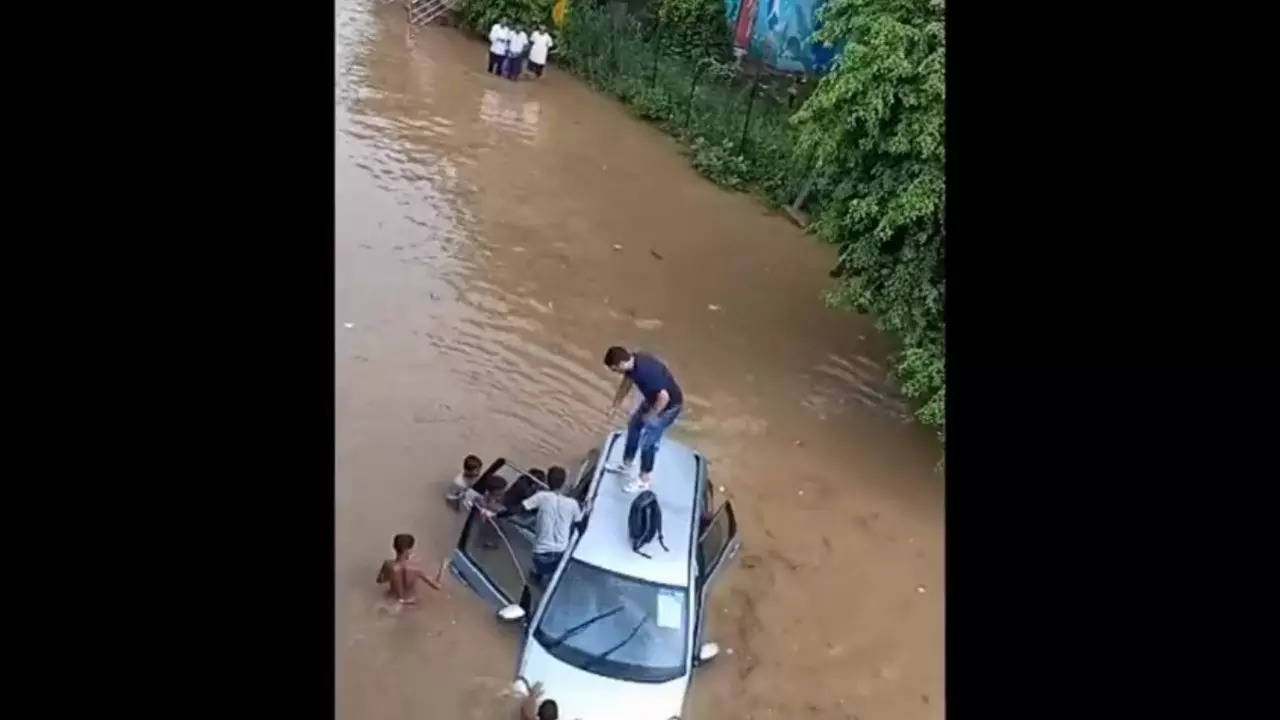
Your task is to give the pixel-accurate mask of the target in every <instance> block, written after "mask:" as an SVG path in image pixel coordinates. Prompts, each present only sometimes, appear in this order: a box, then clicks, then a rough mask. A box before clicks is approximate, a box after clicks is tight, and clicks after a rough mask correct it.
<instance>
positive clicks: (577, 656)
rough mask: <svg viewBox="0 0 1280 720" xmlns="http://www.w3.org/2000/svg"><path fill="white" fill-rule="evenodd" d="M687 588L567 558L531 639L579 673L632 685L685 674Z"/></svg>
mask: <svg viewBox="0 0 1280 720" xmlns="http://www.w3.org/2000/svg"><path fill="white" fill-rule="evenodd" d="M687 599H688V592H687V591H686V590H685V588H680V587H672V586H669V585H658V584H655V583H649V582H644V581H643V580H636V579H635V578H629V577H625V576H622V575H618V574H616V573H611V572H609V571H608V570H603V569H601V568H598V567H596V566H594V565H589V564H587V563H584V562H582V561H580V560H573V559H570V560H569V564H568V565H566V566H565V569H564V573H563V574H561V576H560V582H558V583H557V584H556V587H555V590H554V591H553V592H552V594H551V599H550V600H549V601H548V602H547V607H546V610H545V611H543V613H542V619H541V620H540V621H539V623H538V627H537V628H536V629H535V630H534V632H533V636H534V638H535V639H536V640H537V641H538V644H540V645H542V647H544V648H545V649H546V650H547V652H549V653H551V654H552V655H554V656H555V657H557V658H559V659H560V660H562V661H564V662H566V663H569V664H570V665H573V666H575V667H578V668H582V669H583V670H587V671H589V672H593V673H596V674H597V675H607V676H609V677H614V678H619V679H621V680H632V681H636V682H666V681H667V680H674V679H675V678H678V677H680V676H682V675H684V672H685V655H686V645H685V643H686V642H687V636H688V633H687V632H686V629H687V627H688V625H687V623H688V615H689V614H688V612H686V603H687Z"/></svg>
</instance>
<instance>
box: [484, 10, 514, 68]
mask: <svg viewBox="0 0 1280 720" xmlns="http://www.w3.org/2000/svg"><path fill="white" fill-rule="evenodd" d="M510 37H511V31H510V30H508V29H507V19H506V18H502V19H501V20H499V21H498V22H496V23H494V24H493V27H492V28H491V29H490V30H489V72H491V73H493V74H494V75H501V74H502V63H503V62H505V61H506V57H507V40H508V39H509V38H510Z"/></svg>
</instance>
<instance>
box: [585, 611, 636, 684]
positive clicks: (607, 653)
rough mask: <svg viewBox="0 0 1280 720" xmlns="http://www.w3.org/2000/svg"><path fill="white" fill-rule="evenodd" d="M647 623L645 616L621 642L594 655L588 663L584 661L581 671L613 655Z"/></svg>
mask: <svg viewBox="0 0 1280 720" xmlns="http://www.w3.org/2000/svg"><path fill="white" fill-rule="evenodd" d="M648 621H649V616H648V615H645V616H644V617H642V618H640V622H638V623H636V626H635V627H633V628H631V633H630V634H629V635H627V637H626V638H624V639H623V640H622V642H620V643H618V644H617V645H614V646H613V647H611V648H609V649H608V650H605V651H604V652H602V653H600V654H599V655H596V656H595V657H593V658H591V659H590V660H588V661H586V662H585V663H583V664H582V665H581V667H582V669H583V670H586V669H587V668H589V667H591V666H592V665H594V664H595V663H596V661H598V660H603V659H605V658H607V657H609V656H610V655H612V654H613V653H615V652H616V651H617V650H618V648H620V647H622V646H623V645H626V644H627V643H629V642H631V638H633V637H635V636H636V633H638V632H640V628H641V626H643V625H644V624H645V623H646V622H648Z"/></svg>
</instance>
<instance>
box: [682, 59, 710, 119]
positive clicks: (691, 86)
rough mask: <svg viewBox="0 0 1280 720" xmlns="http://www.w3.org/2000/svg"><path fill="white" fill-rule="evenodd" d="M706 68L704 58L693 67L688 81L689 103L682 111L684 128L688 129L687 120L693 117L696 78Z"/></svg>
mask: <svg viewBox="0 0 1280 720" xmlns="http://www.w3.org/2000/svg"><path fill="white" fill-rule="evenodd" d="M706 69H707V62H706V60H705V59H701V58H700V59H699V60H698V61H697V64H696V65H695V66H694V68H693V82H691V83H689V105H688V106H687V107H686V108H685V111H684V129H685V130H688V129H689V121H690V120H692V119H693V98H694V95H693V93H694V91H695V90H697V89H698V78H699V77H701V76H702V71H703V70H706Z"/></svg>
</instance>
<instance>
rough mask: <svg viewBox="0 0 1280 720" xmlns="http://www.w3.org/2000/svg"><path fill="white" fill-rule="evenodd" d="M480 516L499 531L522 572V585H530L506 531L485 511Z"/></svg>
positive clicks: (513, 560) (512, 560)
mask: <svg viewBox="0 0 1280 720" xmlns="http://www.w3.org/2000/svg"><path fill="white" fill-rule="evenodd" d="M480 517H483V518H484V519H485V520H486V521H488V523H489V524H490V525H492V526H493V529H494V530H496V531H498V537H500V538H502V544H503V545H506V546H507V552H508V553H510V554H511V562H513V563H515V565H516V572H518V573H520V583H521V584H522V585H528V584H529V581H528V580H527V579H525V576H524V568H522V567H520V560H519V559H517V558H516V551H515V550H514V549H513V548H512V547H511V543H510V542H509V541H508V540H507V535H506V533H504V532H502V528H500V527H498V522H497V521H496V520H494V519H493V518H491V517H489V516H488V515H485V514H484V513H481V514H480Z"/></svg>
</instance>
